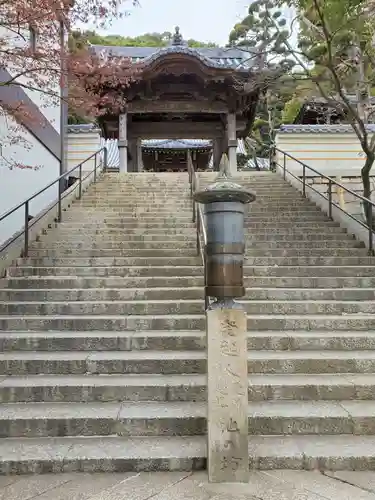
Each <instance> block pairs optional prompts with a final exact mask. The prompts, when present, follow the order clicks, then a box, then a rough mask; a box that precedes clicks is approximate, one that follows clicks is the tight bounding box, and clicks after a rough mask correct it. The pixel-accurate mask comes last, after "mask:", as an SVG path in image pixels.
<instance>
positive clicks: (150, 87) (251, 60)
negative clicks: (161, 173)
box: [92, 28, 261, 173]
mask: <svg viewBox="0 0 375 500" xmlns="http://www.w3.org/2000/svg"><path fill="white" fill-rule="evenodd" d="M92 48H93V50H94V51H95V52H96V53H102V54H107V55H113V56H115V57H124V58H131V60H132V61H133V64H134V65H135V66H136V68H137V70H138V75H137V78H136V79H135V81H134V82H133V83H131V84H130V86H128V87H126V88H122V87H121V88H118V87H116V88H115V89H114V88H110V87H106V88H101V89H100V91H101V92H106V91H108V92H112V93H113V91H114V90H115V91H116V92H122V93H123V96H124V97H126V103H127V104H126V107H124V109H122V110H121V112H120V113H117V114H114V113H113V112H112V111H111V110H110V109H108V110H106V112H105V113H104V114H103V116H102V117H101V119H100V127H101V130H102V134H103V137H104V138H105V139H117V140H118V147H119V170H120V172H122V173H124V172H139V171H142V170H144V169H146V170H147V169H149V168H156V169H161V170H168V168H177V166H178V165H179V163H180V165H183V164H184V162H185V161H186V149H187V150H190V151H191V152H192V154H193V155H194V154H195V155H196V157H195V160H194V161H196V162H197V165H198V168H203V164H204V162H205V160H206V159H207V158H208V156H207V155H208V153H209V152H208V148H209V146H208V141H209V143H210V147H212V151H213V164H214V169H215V170H217V169H218V167H219V162H220V158H221V156H222V154H223V153H224V152H226V153H227V154H228V158H229V168H230V170H231V172H235V171H237V140H238V138H243V137H246V136H247V135H248V133H249V131H250V129H251V126H252V123H253V119H254V114H255V108H256V104H257V101H258V96H259V92H260V86H261V78H259V67H258V66H259V62H260V61H259V58H258V56H257V55H256V54H255V53H253V54H251V53H249V52H245V51H242V50H239V49H234V48H220V49H219V48H197V49H196V48H190V47H188V46H187V43H186V42H185V41H184V40H183V38H182V36H181V34H180V33H179V30H178V28H176V33H175V35H174V37H173V39H172V41H171V44H170V45H169V46H168V47H164V48H160V49H155V48H149V47H105V46H93V47H92ZM181 138H183V143H184V144H186V141H187V140H191V139H195V140H197V139H199V140H200V141H204V142H201V144H200V147H199V148H196V147H195V146H194V147H191V148H186V147H182V144H183V143H182V142H181ZM145 140H168V141H175V140H180V143H179V144H180V146H181V147H178V148H175V147H173V148H171V147H169V148H168V147H166V148H165V147H164V148H162V147H161V148H158V147H155V143H154V144H153V146H152V147H149V148H145V149H144V148H143V147H142V141H145ZM143 144H145V143H143ZM160 144H161V143H160ZM165 144H167V143H165ZM170 144H171V143H170ZM203 144H205V147H202V145H203ZM174 145H176V144H174ZM162 150H163V151H162ZM173 156H174V158H173ZM175 160H176V162H177V163H176V164H175V163H174V162H175ZM172 164H173V165H174V166H172ZM169 166H171V167H169ZM178 168H182V167H180V166H178Z"/></svg>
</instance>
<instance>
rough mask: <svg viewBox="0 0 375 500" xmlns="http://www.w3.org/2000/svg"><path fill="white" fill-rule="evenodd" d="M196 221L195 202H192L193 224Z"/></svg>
mask: <svg viewBox="0 0 375 500" xmlns="http://www.w3.org/2000/svg"><path fill="white" fill-rule="evenodd" d="M196 220H197V207H196V203H195V201H194V200H193V222H195V221H196Z"/></svg>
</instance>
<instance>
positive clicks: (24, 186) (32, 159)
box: [0, 116, 60, 245]
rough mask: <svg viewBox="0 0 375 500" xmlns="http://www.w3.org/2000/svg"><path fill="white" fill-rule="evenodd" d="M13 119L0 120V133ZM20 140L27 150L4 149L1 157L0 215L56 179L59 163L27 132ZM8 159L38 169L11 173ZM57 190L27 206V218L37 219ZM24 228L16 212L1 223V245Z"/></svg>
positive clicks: (20, 146)
mask: <svg viewBox="0 0 375 500" xmlns="http://www.w3.org/2000/svg"><path fill="white" fill-rule="evenodd" d="M12 121H13V120H12V118H10V117H8V118H6V117H5V116H0V131H1V133H2V132H3V131H4V130H5V129H6V127H7V126H8V124H9V123H11V122H12ZM22 136H23V137H24V138H25V139H26V141H27V147H26V146H25V145H24V144H22V143H20V142H19V143H18V144H14V145H4V146H3V147H2V155H3V156H4V158H5V159H4V158H1V157H0V215H2V214H3V213H5V212H7V211H8V210H9V209H11V208H13V207H14V206H16V205H18V204H19V203H20V202H22V201H24V200H25V199H26V198H28V197H29V196H31V195H32V194H34V193H35V192H37V191H39V190H40V189H42V188H43V187H44V186H46V185H47V184H48V183H49V182H51V181H52V180H54V179H56V178H57V177H58V176H59V169H60V162H59V161H58V160H57V159H56V158H55V157H54V156H53V155H52V154H51V153H50V152H49V151H48V150H47V149H46V148H45V147H44V146H43V145H42V144H41V143H40V142H39V141H37V140H36V139H35V138H34V137H33V136H32V135H31V134H30V133H29V132H28V131H27V130H25V129H23V130H22ZM9 159H12V160H15V161H17V162H19V163H23V164H27V165H31V166H33V167H38V165H41V168H39V169H37V170H35V169H19V168H13V169H10V167H9V164H8V161H9ZM57 193H58V191H57V186H54V187H53V188H50V189H48V190H47V191H46V192H45V193H43V194H42V195H40V196H38V198H37V199H35V200H34V201H32V202H31V203H30V215H36V214H37V213H39V212H40V211H42V210H43V209H44V208H45V207H46V206H48V205H49V204H50V203H51V202H52V201H54V200H55V199H56V197H57ZM23 224H24V212H23V210H18V211H17V212H15V213H14V214H13V215H11V216H9V217H7V219H6V220H5V221H2V222H0V245H1V243H3V242H4V241H6V240H7V239H8V238H10V237H11V236H12V235H13V234H14V233H16V232H17V231H18V230H20V229H21V228H22V226H23Z"/></svg>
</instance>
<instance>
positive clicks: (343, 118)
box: [294, 94, 375, 125]
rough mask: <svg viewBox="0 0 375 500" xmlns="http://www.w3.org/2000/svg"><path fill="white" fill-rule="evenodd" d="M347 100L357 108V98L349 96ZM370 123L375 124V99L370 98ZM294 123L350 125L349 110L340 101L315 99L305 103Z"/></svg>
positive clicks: (352, 95)
mask: <svg viewBox="0 0 375 500" xmlns="http://www.w3.org/2000/svg"><path fill="white" fill-rule="evenodd" d="M347 98H348V99H349V101H350V103H351V104H352V105H353V106H355V105H356V104H357V96H355V95H354V94H348V95H347ZM368 111H369V116H368V122H369V123H374V122H375V97H371V98H370V109H369V110H368ZM294 123H295V124H296V125H338V124H345V123H349V120H348V118H347V110H346V109H345V106H344V105H343V104H340V99H339V98H337V99H332V100H331V101H328V100H326V99H324V98H323V97H314V98H312V99H309V100H308V101H306V102H304V103H303V104H302V106H301V109H300V110H299V112H298V114H297V116H296V118H295V120H294Z"/></svg>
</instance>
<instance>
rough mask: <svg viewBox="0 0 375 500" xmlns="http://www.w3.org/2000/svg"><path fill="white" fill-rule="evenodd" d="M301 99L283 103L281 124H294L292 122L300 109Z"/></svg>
mask: <svg viewBox="0 0 375 500" xmlns="http://www.w3.org/2000/svg"><path fill="white" fill-rule="evenodd" d="M302 104H303V103H302V101H301V99H298V98H297V97H293V98H292V99H290V100H289V101H287V102H286V103H285V106H284V109H283V111H282V115H281V116H282V122H283V123H294V120H295V119H296V118H297V115H298V113H299V112H300V110H301V107H302Z"/></svg>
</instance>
